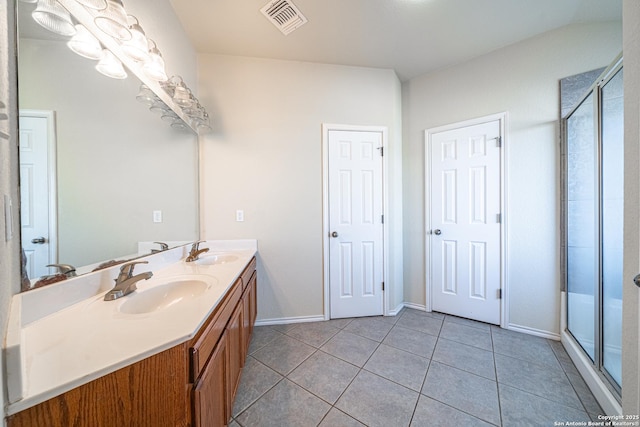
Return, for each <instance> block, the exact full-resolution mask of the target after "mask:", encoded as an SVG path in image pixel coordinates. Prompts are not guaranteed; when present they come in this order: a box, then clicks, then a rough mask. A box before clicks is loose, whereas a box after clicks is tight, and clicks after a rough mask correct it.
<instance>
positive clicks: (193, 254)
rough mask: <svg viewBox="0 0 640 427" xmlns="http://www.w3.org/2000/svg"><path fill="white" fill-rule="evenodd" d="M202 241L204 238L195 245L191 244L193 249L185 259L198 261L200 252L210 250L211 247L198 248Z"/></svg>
mask: <svg viewBox="0 0 640 427" xmlns="http://www.w3.org/2000/svg"><path fill="white" fill-rule="evenodd" d="M202 242H204V240H200V241H197V242H195V243H194V244H193V245H191V251H189V255H188V256H187V259H186V260H185V261H187V262H193V261H197V260H198V257H199V256H200V254H203V253H205V252H209V248H204V249H198V246H199V245H200V243H202Z"/></svg>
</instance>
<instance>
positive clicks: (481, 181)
mask: <svg viewBox="0 0 640 427" xmlns="http://www.w3.org/2000/svg"><path fill="white" fill-rule="evenodd" d="M500 129H501V128H500V121H499V120H496V121H492V122H488V123H483V124H478V125H473V126H465V127H461V128H458V129H453V130H447V131H443V132H439V133H434V134H432V135H431V138H430V147H429V149H430V150H431V152H430V153H431V156H430V159H431V189H430V190H431V215H430V216H431V231H430V242H431V248H430V252H431V278H432V282H431V297H432V309H433V310H434V311H439V312H443V313H449V314H453V315H456V316H461V317H466V318H470V319H475V320H480V321H483V322H488V323H493V324H499V323H500V296H499V290H500V216H499V215H500V144H499V141H500V140H499V137H500V136H501V135H500Z"/></svg>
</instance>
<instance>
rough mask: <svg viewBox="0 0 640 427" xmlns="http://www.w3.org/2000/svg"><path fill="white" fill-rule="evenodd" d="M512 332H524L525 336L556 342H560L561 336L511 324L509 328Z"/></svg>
mask: <svg viewBox="0 0 640 427" xmlns="http://www.w3.org/2000/svg"><path fill="white" fill-rule="evenodd" d="M507 329H509V330H510V331H516V332H522V333H523V334H529V335H535V336H536V337H542V338H547V339H550V340H554V341H560V334H556V333H554V332H549V331H545V330H542V329H536V328H530V327H528V326H522V325H515V324H513V323H510V324H509V325H508V326H507Z"/></svg>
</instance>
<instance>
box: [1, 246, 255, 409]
mask: <svg viewBox="0 0 640 427" xmlns="http://www.w3.org/2000/svg"><path fill="white" fill-rule="evenodd" d="M189 248H190V246H183V247H178V248H174V249H170V250H168V251H164V252H160V253H158V254H154V255H149V256H147V257H144V258H142V259H141V260H145V261H149V264H146V265H145V264H141V265H137V266H136V267H135V271H134V275H135V274H138V273H142V272H145V271H152V272H153V277H152V278H151V279H149V280H142V281H140V282H138V283H137V287H138V290H137V291H135V292H134V293H132V294H130V295H128V296H125V297H122V298H120V299H117V300H115V301H103V297H104V294H105V293H106V291H107V290H109V289H111V288H112V287H113V279H114V278H115V277H116V276H117V274H118V272H119V270H120V266H114V267H111V268H109V269H105V270H102V271H99V272H95V273H89V274H86V275H83V276H79V277H76V278H72V279H67V280H65V281H64V282H60V283H56V284H53V285H49V286H45V287H43V288H39V289H35V290H32V291H29V292H26V293H22V294H18V295H15V296H14V297H13V300H12V303H11V304H12V305H11V314H10V319H9V329H8V332H7V342H6V360H5V361H6V363H7V383H8V389H9V406H8V411H7V412H8V415H11V414H14V413H16V412H19V411H21V410H24V409H26V408H29V407H31V406H34V405H36V404H38V403H41V402H43V401H45V400H47V399H50V398H52V397H54V396H57V395H59V394H62V393H64V392H66V391H69V390H71V389H73V388H76V387H78V386H80V385H82V384H86V383H88V382H90V381H92V380H94V379H96V378H99V377H101V376H103V375H106V374H108V373H111V372H114V371H116V370H118V369H120V368H122V367H125V366H128V365H130V364H132V363H135V362H137V361H140V360H142V359H145V358H147V357H149V356H151V355H154V354H157V353H159V352H161V351H164V350H167V349H169V348H171V347H174V346H176V345H178V344H181V343H183V342H186V341H188V340H189V339H191V338H193V337H194V335H195V333H196V332H197V331H198V330H199V329H200V327H201V326H202V324H203V322H204V321H205V320H206V319H207V317H208V316H209V314H211V312H212V311H213V309H214V308H215V307H216V305H217V304H218V303H219V302H220V300H221V298H222V296H223V295H224V294H225V293H226V291H227V290H228V289H229V288H230V287H231V285H233V283H234V282H235V280H236V279H237V278H238V277H239V276H240V273H242V271H243V270H244V268H245V266H246V265H247V264H248V262H249V261H250V260H251V258H252V257H253V256H254V255H255V254H256V252H257V242H256V241H255V240H238V241H207V242H204V243H201V244H200V248H210V250H209V252H208V253H206V254H202V255H201V258H205V257H207V256H212V255H216V254H221V253H224V254H231V255H233V256H232V257H231V258H229V259H227V260H225V261H226V262H224V263H220V264H212V265H201V264H197V263H186V262H185V261H184V259H185V256H186V254H187V253H188V251H189ZM185 278H191V279H197V280H199V281H201V282H205V283H206V284H207V287H206V290H204V291H202V293H201V294H198V295H197V296H196V297H193V298H187V299H185V300H183V301H180V302H179V303H177V304H174V305H171V306H168V307H164V308H161V309H158V310H156V311H153V312H150V313H144V314H127V313H124V312H121V311H120V309H122V306H123V304H126V303H127V302H129V301H131V297H134V298H136V297H137V296H138V295H136V294H143V293H144V292H145V291H148V290H150V289H152V288H154V286H158V285H162V284H164V283H167V282H170V281H172V280H176V279H185Z"/></svg>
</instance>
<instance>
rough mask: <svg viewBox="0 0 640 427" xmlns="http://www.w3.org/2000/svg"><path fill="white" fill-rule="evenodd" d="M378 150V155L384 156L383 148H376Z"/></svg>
mask: <svg viewBox="0 0 640 427" xmlns="http://www.w3.org/2000/svg"><path fill="white" fill-rule="evenodd" d="M378 149H379V150H380V155H381V156H384V147H378Z"/></svg>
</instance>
